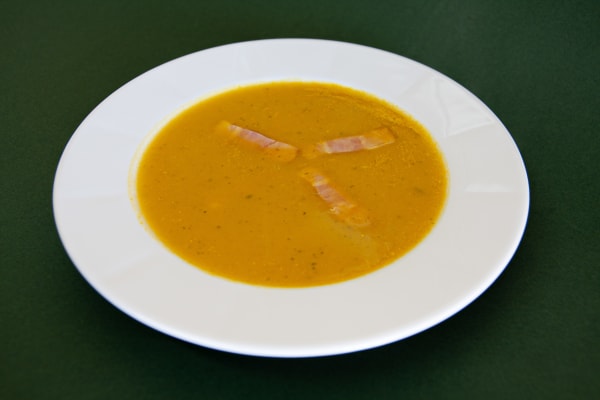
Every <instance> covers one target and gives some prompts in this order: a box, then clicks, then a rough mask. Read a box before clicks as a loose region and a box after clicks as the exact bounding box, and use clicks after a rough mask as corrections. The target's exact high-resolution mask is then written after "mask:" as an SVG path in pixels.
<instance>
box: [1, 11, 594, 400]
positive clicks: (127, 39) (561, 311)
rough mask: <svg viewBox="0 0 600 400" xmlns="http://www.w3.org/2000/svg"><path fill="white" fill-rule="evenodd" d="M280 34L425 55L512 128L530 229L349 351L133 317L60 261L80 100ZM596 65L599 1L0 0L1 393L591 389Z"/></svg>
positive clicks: (580, 393)
mask: <svg viewBox="0 0 600 400" xmlns="http://www.w3.org/2000/svg"><path fill="white" fill-rule="evenodd" d="M277 37H307V38H325V39H333V40H340V41H348V42H355V43H360V44H364V45H368V46H373V47H377V48H381V49H384V50H388V51H391V52H394V53H397V54H401V55H404V56H406V57H409V58H412V59H414V60H417V61H419V62H422V63H424V64H427V65H429V66H431V67H433V68H435V69H437V70H438V71H440V72H442V73H444V74H446V75H448V76H449V77H451V78H453V79H454V80H456V81H458V82H459V83H461V84H462V85H463V86H465V87H466V88H468V89H469V90H470V91H472V92H473V93H474V94H475V95H477V96H478V97H479V98H480V99H481V100H483V101H484V102H485V103H486V104H487V105H488V106H489V107H490V108H491V109H492V110H493V111H494V112H495V113H496V115H498V117H499V118H500V119H501V120H502V121H503V123H504V124H505V125H506V127H507V128H508V129H509V131H510V132H511V134H512V135H513V137H514V140H515V142H516V143H517V145H518V146H519V148H520V150H521V152H522V155H523V158H524V161H525V164H526V167H527V171H528V175H529V179H530V188H531V209H530V215H529V221H528V226H527V230H526V232H525V235H524V238H523V241H522V243H521V246H520V247H519V249H518V251H517V253H516V254H515V256H514V258H513V260H512V261H511V262H510V264H509V265H508V267H507V269H506V271H505V272H504V273H503V274H502V275H501V276H500V278H499V279H498V280H497V281H496V282H495V283H494V285H492V287H491V288H490V289H489V290H488V291H487V292H485V293H484V294H483V295H482V296H481V297H480V298H479V299H477V300H476V301H475V302H474V303H473V304H472V305H470V306H469V307H467V308H466V309H465V310H463V311H462V312H460V313H458V314H457V315H456V316H454V317H452V318H450V319H449V320H447V321H445V322H443V323H441V324H439V325H438V326H435V327H433V328H431V329H429V330H427V331H425V332H423V333H421V334H419V335H416V336H414V337H411V338H408V339H406V340H403V341H400V342H397V343H393V344H390V345H387V346H384V347H381V348H377V349H373V350H367V351H363V352H358V353H354V354H348V355H341V356H333V357H325V358H313V359H268V358H254V357H248V356H239V355H234V354H226V353H222V352H218V351H214V350H210V349H205V348H202V347H198V346H194V345H190V344H187V343H184V342H181V341H179V340H177V339H173V338H171V337H168V336H165V335H163V334H161V333H158V332H156V331H154V330H152V329H150V328H147V327H145V326H143V325H141V324H139V323H138V322H136V321H135V320H133V319H132V318H130V317H128V316H126V315H125V314H123V313H121V312H120V311H118V310H117V309H116V308H114V307H113V306H112V305H110V304H109V303H108V302H107V301H106V300H104V299H103V298H102V297H100V296H99V295H98V294H97V293H96V292H95V291H94V290H93V289H92V288H91V287H90V286H89V285H88V284H87V283H86V281H85V280H84V279H83V278H82V277H81V276H80V275H79V273H78V272H77V270H76V268H75V267H74V266H73V264H72V263H71V261H70V260H69V258H68V257H67V255H66V253H65V251H64V249H63V247H62V245H61V243H60V241H59V238H58V235H57V232H56V228H55V225H54V220H53V215H52V204H51V194H52V183H53V178H54V173H55V169H56V166H57V163H58V160H59V158H60V155H61V152H62V150H63V148H64V146H65V145H66V143H67V141H68V140H69V138H70V136H71V135H72V133H73V132H74V130H75V129H76V128H77V126H78V125H79V123H80V122H81V121H82V120H83V119H84V118H85V117H86V115H87V114H88V113H89V112H90V111H91V110H92V109H93V108H94V107H95V106H96V105H97V104H98V103H99V102H101V101H102V100H103V99H104V98H106V97H107V96H108V95H109V94H110V93H112V92H113V91H115V90H116V89H118V88H119V87H120V86H121V85H123V84H124V83H126V82H127V81H129V80H131V79H133V78H134V77H136V76H137V75H139V74H141V73H143V72H145V71H147V70H149V69H151V68H153V67H155V66H157V65H159V64H161V63H164V62H166V61H168V60H171V59H173V58H176V57H179V56H182V55H185V54H188V53H192V52H195V51H198V50H202V49H206V48H209V47H213V46H216V45H221V44H226V43H232V42H239V41H245V40H252V39H261V38H277ZM599 67H600V2H596V1H580V2H576V1H571V2H565V1H547V2H546V1H523V0H518V1H517V0H513V1H485V0H482V1H376V0H370V1H358V0H355V1H341V0H318V1H313V0H304V1H289V0H286V1H229V0H218V1H217V0H214V1H177V0H170V1H162V2H161V1H128V2H125V1H29V2H27V1H22V2H7V1H0V145H1V151H2V158H1V174H2V175H1V178H2V180H1V184H2V186H1V187H0V196H1V199H2V204H1V205H2V207H1V209H0V217H1V237H0V250H1V252H0V257H1V259H0V261H1V263H0V398H1V399H7V400H8V399H71V398H72V399H166V398H169V399H192V398H193V399H265V398H281V399H401V398H402V399H467V398H474V399H476V398H490V399H507V398H511V399H592V398H600V383H599V380H598V376H599V374H600V339H599V338H600V323H599V322H600V321H599V312H600V272H599V264H600V262H599V261H600V252H599V247H600V246H599V243H598V242H599V240H598V239H599V237H600V235H599V233H600V221H599V218H598V216H599V212H598V205H599V201H598V199H600V193H599V183H598V178H597V176H598V174H597V172H596V171H597V168H598V159H597V156H598V152H599V150H600V146H599V144H600V141H599V139H598V135H599V128H600V111H599V105H600V102H599V93H600V80H599V76H600V73H599V71H600V68H599Z"/></svg>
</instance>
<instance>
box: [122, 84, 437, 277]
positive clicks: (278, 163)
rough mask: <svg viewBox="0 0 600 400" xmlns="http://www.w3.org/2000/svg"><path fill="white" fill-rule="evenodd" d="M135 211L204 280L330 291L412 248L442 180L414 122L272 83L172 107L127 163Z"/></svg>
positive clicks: (322, 91) (378, 103)
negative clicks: (209, 277)
mask: <svg viewBox="0 0 600 400" xmlns="http://www.w3.org/2000/svg"><path fill="white" fill-rule="evenodd" d="M132 171H133V174H134V175H133V177H134V184H133V186H132V188H133V190H134V192H135V193H134V196H133V197H134V199H133V201H134V202H135V203H136V205H137V208H138V209H139V211H140V217H141V219H142V220H143V222H144V224H145V225H146V226H147V227H148V228H149V230H150V231H151V232H153V233H154V235H155V236H156V237H157V238H158V239H159V240H160V241H161V242H162V243H164V245H165V246H167V247H168V248H169V249H170V250H171V251H172V252H173V253H175V254H177V255H178V256H180V257H181V258H182V259H184V260H186V261H187V262H189V263H190V264H192V265H194V266H196V267H198V268H201V269H202V270H204V271H206V272H209V273H211V274H214V275H217V276H221V277H224V278H228V279H231V280H234V281H239V282H244V283H249V284H255V285H265V286H276V287H306V286H316V285H324V284H331V283H336V282H341V281H345V280H348V279H352V278H356V277H359V276H361V275H365V274H367V273H369V272H372V271H375V270H377V269H379V268H382V267H384V266H386V265H388V264H390V263H391V262H392V261H394V260H396V259H398V258H399V257H401V256H402V255H403V254H405V253H407V252H408V251H410V250H411V249H412V248H413V247H415V246H416V245H417V244H418V243H419V242H420V241H421V240H422V239H423V238H424V237H425V236H426V235H427V234H428V232H429V231H430V230H431V229H432V227H433V226H434V224H435V222H436V220H437V218H438V216H439V215H440V213H441V210H442V208H443V205H444V201H445V197H446V190H447V172H446V167H445V164H444V160H443V157H442V155H441V153H440V151H439V149H438V148H437V146H436V144H435V142H434V140H433V139H432V137H431V136H430V134H429V133H428V132H427V131H426V130H425V128H424V127H423V126H422V125H420V124H419V123H418V122H417V121H415V120H414V119H413V118H411V117H410V116H409V115H407V114H406V113H404V112H402V111H401V110H399V109H398V108H396V107H395V106H393V105H391V104H389V103H387V102H385V101H383V100H380V99H378V98H375V97H373V96H371V95H369V94H366V93H364V92H360V91H357V90H354V89H350V88H347V87H343V86H340V85H337V84H329V83H318V82H272V83H264V84H255V85H249V86H243V87H239V88H236V89H232V90H229V91H226V92H224V93H221V94H217V95H215V96H212V97H210V98H207V99H204V100H202V101H199V102H198V103H196V104H194V105H192V106H191V107H189V108H187V109H186V110H184V111H183V112H181V113H179V114H178V115H177V116H175V117H174V118H173V119H172V120H170V121H169V122H168V123H167V124H166V125H165V126H163V127H162V128H161V129H160V130H159V132H158V133H157V134H156V135H155V136H153V137H152V138H151V140H150V141H149V142H148V144H147V145H146V146H145V148H144V149H142V152H141V156H140V157H139V159H138V161H137V163H136V164H135V166H134V169H133V170H132Z"/></svg>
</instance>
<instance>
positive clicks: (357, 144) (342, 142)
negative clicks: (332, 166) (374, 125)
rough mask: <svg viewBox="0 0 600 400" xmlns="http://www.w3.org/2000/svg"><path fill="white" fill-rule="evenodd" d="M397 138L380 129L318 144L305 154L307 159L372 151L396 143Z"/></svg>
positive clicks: (386, 130)
mask: <svg viewBox="0 0 600 400" xmlns="http://www.w3.org/2000/svg"><path fill="white" fill-rule="evenodd" d="M395 140H396V138H395V137H394V135H393V134H392V132H390V130H389V129H388V128H385V127H384V128H379V129H374V130H372V131H369V132H367V133H364V134H362V135H357V136H346V137H342V138H337V139H332V140H327V141H323V142H319V143H317V144H316V145H315V146H314V147H313V148H311V149H308V150H307V151H305V152H304V155H305V156H306V157H307V158H314V157H316V156H318V155H320V154H336V153H351V152H355V151H362V150H372V149H376V148H378V147H381V146H385V145H388V144H391V143H394V141H395Z"/></svg>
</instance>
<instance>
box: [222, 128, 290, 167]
mask: <svg viewBox="0 0 600 400" xmlns="http://www.w3.org/2000/svg"><path fill="white" fill-rule="evenodd" d="M217 128H218V129H222V130H226V131H227V132H228V133H229V134H231V136H233V137H235V138H238V139H240V140H242V141H243V142H245V143H248V144H250V145H252V146H253V147H255V148H259V149H261V150H263V151H264V153H265V154H267V155H268V156H270V157H272V158H274V159H276V160H278V161H281V162H289V161H292V160H293V159H294V158H296V154H297V152H298V148H296V147H295V146H292V145H291V144H288V143H285V142H280V141H277V140H275V139H271V138H270V137H267V136H265V135H263V134H261V133H258V132H255V131H253V130H250V129H247V128H242V127H241V126H237V125H233V124H231V123H229V122H227V121H221V122H220V123H219V125H218V126H217Z"/></svg>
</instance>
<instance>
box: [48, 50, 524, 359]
mask: <svg viewBox="0 0 600 400" xmlns="http://www.w3.org/2000/svg"><path fill="white" fill-rule="evenodd" d="M281 79H298V80H316V81H327V82H335V83H339V84H342V85H346V86H350V87H354V88H357V89H360V90H364V91H366V92H369V93H372V94H374V95H376V96H378V97H380V98H383V99H386V100H388V101H389V102H391V103H394V104H396V105H397V106H399V107H400V108H402V109H404V110H405V111H407V112H408V113H410V114H412V115H413V116H414V117H415V118H416V119H417V120H419V121H421V122H422V123H423V124H424V125H425V126H426V127H427V128H428V129H429V131H430V132H431V134H432V135H433V136H434V137H435V139H436V140H437V142H438V144H439V146H440V148H441V150H442V151H443V153H444V155H445V158H446V162H447V165H448V168H449V173H450V190H449V195H448V199H447V203H446V207H445V209H444V212H443V214H442V216H441V218H440V220H439V222H438V223H437V225H436V226H435V228H434V229H433V231H432V232H431V233H430V234H429V235H428V236H427V238H426V239H425V240H424V241H423V242H421V244H420V245H418V246H417V247H416V248H415V249H414V250H413V251H411V252H410V253H409V254H408V255H406V256H404V257H402V258H401V259H399V260H398V261H397V262H395V263H393V264H392V265H390V266H387V267H385V268H383V269H381V270H379V271H377V272H375V273H372V274H369V275H367V276H364V277H361V278H358V279H354V280H351V281H347V282H343V283H340V284H335V285H328V286H321V287H314V288H302V289H277V288H265V287H258V286H251V285H245V284H240V283H234V282H231V281H228V280H225V279H220V278H218V277H214V276H211V275H208V274H206V273H204V272H202V271H201V270H199V269H198V268H195V267H193V266H190V265H188V264H186V263H185V262H183V261H182V260H180V259H179V258H178V257H176V256H175V255H173V254H172V253H170V252H169V251H168V250H167V249H166V248H165V247H163V246H162V245H161V244H160V243H158V242H157V241H156V240H155V239H154V238H153V237H152V235H150V234H149V233H148V232H147V231H146V230H145V229H144V228H143V227H142V226H141V225H140V223H139V221H138V219H137V217H136V215H135V213H134V209H133V207H132V203H131V202H130V199H129V197H128V172H129V168H130V165H131V162H132V159H133V157H134V155H135V153H136V151H137V149H138V148H139V146H140V144H141V143H142V142H143V141H144V139H145V138H147V136H148V135H149V134H150V133H151V132H153V131H154V130H156V128H157V127H158V126H160V124H161V123H164V121H165V120H167V119H168V118H170V117H172V116H173V115H174V114H176V113H177V112H178V111H180V110H181V109H182V108H184V107H185V106H187V105H189V104H190V102H193V101H195V100H198V99H199V98H202V97H204V96H207V95H210V94H212V93H215V92H219V91H222V90H225V89H227V88H230V87H232V86H235V85H238V84H245V83H254V82H263V81H273V80H281ZM53 200H54V215H55V219H56V224H57V227H58V231H59V234H60V237H61V239H62V241H63V243H64V246H65V248H66V250H67V252H68V253H69V256H70V257H71V259H72V260H73V262H74V263H75V265H76V266H77V268H78V269H79V271H80V272H81V274H82V275H83V276H84V277H85V279H87V281H88V282H89V283H90V284H91V285H92V286H93V287H94V288H95V289H96V290H97V291H98V292H99V293H100V294H101V295H102V296H104V297H105V298H106V299H107V300H108V301H110V302H111V303H112V304H114V305H115V306H116V307H117V308H119V309H121V310H122V311H124V312H125V313H127V314H129V315H130V316H132V317H133V318H135V319H137V320H138V321H141V322H142V323H144V324H146V325H148V326H150V327H152V328H154V329H157V330H159V331H161V332H164V333H166V334H168V335H171V336H174V337H177V338H179V339H182V340H185V341H188V342H191V343H196V344H198V345H202V346H206V347H211V348H215V349H220V350H224V351H228V352H234V353H242V354H250V355H259V356H274V357H308V356H321V355H332V354H340V353H347V352H352V351H357V350H362V349H367V348H372V347H375V346H380V345H384V344H387V343H390V342H394V341H397V340H400V339H403V338H406V337H408V336H411V335H414V334H416V333H418V332H420V331H423V330H425V329H427V328H429V327H431V326H433V325H436V324H437V323H439V322H441V321H443V320H445V319H446V318H448V317H450V316H451V315H453V314H455V313H456V312H458V311H459V310H461V309H462V308H463V307H465V306H466V305H467V304H469V303H470V302H471V301H473V300H474V299H475V298H476V297H478V296H479V295H480V294H481V293H482V292H483V291H484V290H486V289H487V288H488V287H489V286H490V285H491V284H492V282H493V281H494V280H495V279H496V278H497V277H498V275H499V274H500V273H501V272H502V271H503V269H504V268H505V267H506V265H507V264H508V262H509V261H510V259H511V257H512V255H513V254H514V252H515V250H516V248H517V246H518V244H519V241H520V240H521V237H522V234H523V231H524V228H525V223H526V220H527V214H528V209H529V188H528V182H527V175H526V172H525V168H524V165H523V161H522V159H521V156H520V154H519V151H518V149H517V147H516V146H515V143H514V142H513V140H512V138H511V136H510V134H509V132H508V131H507V130H506V128H505V127H504V126H503V125H502V123H501V122H500V121H499V120H498V119H497V118H496V116H495V115H494V114H493V113H492V112H491V111H490V110H489V109H488V108H487V107H486V106H485V105H484V104H483V103H482V102H481V101H480V100H478V99H477V98H476V97H475V96H473V95H472V94H471V93H470V92H468V91H467V90H466V89H464V88H463V87H462V86H460V85H458V84H457V83H455V82H454V81H452V80H450V79H449V78H447V77H446V76H444V75H442V74H440V73H438V72H436V71H434V70H432V69H430V68H428V67H426V66H424V65H422V64H419V63H417V62H414V61H411V60H409V59H406V58H404V57H401V56H398V55H396V54H391V53H388V52H385V51H382V50H377V49H373V48H368V47H364V46H360V45H355V44H349V43H340V42H333V41H324V40H307V39H275V40H262V41H253V42H246V43H238V44H231V45H226V46H221V47H216V48H212V49H208V50H204V51H200V52H197V53H194V54H190V55H188V56H185V57H181V58H178V59H176V60H174V61H171V62H168V63H166V64H164V65H161V66H159V67H157V68H155V69H153V70H151V71H149V72H147V73H145V74H143V75H141V76H139V77H138V78H136V79H134V80H132V81H131V82H129V83H128V84H126V85H125V86H123V87H121V88H120V89H119V90H117V91H116V92H115V93H113V94H112V95H110V96H109V97H108V98H107V99H106V100H105V101H103V102H102V103H101V104H100V105H99V106H98V107H96V109H95V110H94V111H93V112H92V113H91V114H90V115H89V116H88V117H87V118H86V119H85V120H84V121H83V123H82V124H81V125H80V126H79V128H78V129H77V131H76V132H75V134H74V135H73V137H72V138H71V140H70V141H69V143H68V145H67V147H66V148H65V151H64V153H63V155H62V158H61V160H60V163H59V165H58V169H57V172H56V177H55V182H54V198H53Z"/></svg>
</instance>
